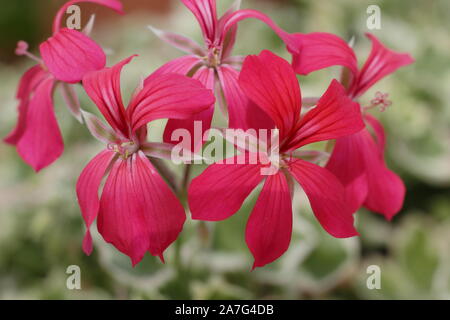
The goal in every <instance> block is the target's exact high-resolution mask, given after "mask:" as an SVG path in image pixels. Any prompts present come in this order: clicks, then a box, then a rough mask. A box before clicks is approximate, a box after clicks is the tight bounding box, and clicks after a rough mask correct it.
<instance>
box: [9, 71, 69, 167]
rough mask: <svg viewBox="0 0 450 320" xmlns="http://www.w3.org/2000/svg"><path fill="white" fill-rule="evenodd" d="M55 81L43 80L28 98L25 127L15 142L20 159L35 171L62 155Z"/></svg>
mask: <svg viewBox="0 0 450 320" xmlns="http://www.w3.org/2000/svg"><path fill="white" fill-rule="evenodd" d="M54 84H55V81H54V79H52V78H49V79H46V80H44V81H43V82H42V83H41V84H40V85H39V86H38V87H37V88H36V91H35V93H34V95H33V97H32V98H31V99H30V102H29V105H28V112H27V114H26V128H25V130H24V132H23V135H22V137H21V138H20V140H19V142H18V143H17V151H18V152H19V154H20V156H21V157H22V158H23V159H24V161H25V162H27V163H28V164H29V165H30V166H32V167H33V168H34V170H36V171H39V170H41V169H43V168H45V167H47V166H48V165H50V164H51V163H53V162H54V161H55V160H56V159H57V158H59V156H60V155H61V154H62V152H63V149H64V143H63V140H62V136H61V132H60V130H59V126H58V123H57V121H56V117H55V112H54V110H53V101H52V92H53V86H54Z"/></svg>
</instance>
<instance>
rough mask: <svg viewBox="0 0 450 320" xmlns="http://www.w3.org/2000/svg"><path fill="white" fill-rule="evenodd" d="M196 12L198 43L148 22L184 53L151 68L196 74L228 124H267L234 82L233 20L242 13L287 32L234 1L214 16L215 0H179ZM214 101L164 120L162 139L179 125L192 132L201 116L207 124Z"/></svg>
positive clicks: (167, 139) (207, 125) (237, 58)
mask: <svg viewBox="0 0 450 320" xmlns="http://www.w3.org/2000/svg"><path fill="white" fill-rule="evenodd" d="M181 1H182V2H183V3H184V5H185V6H186V7H187V8H188V9H189V10H191V11H192V13H193V14H194V15H195V17H196V18H197V20H198V22H199V24H200V27H201V30H202V33H203V39H204V44H203V45H199V44H197V43H196V42H195V41H193V40H191V39H188V38H186V37H184V36H182V35H179V34H175V33H171V32H165V31H161V30H157V29H155V28H151V29H152V30H153V31H154V32H155V34H156V35H157V36H158V37H160V38H161V39H162V40H164V41H165V42H167V43H169V44H171V45H173V46H174V47H176V48H178V49H180V50H182V51H184V52H185V53H187V54H188V55H186V56H183V57H180V58H178V59H175V60H173V61H170V62H169V63H167V64H165V65H164V66H162V67H161V68H160V69H159V70H157V72H156V74H162V73H171V72H176V73H180V74H185V75H190V76H192V77H193V78H195V79H198V80H200V81H201V82H202V83H203V84H204V85H205V86H206V87H207V88H209V89H211V90H214V91H215V94H216V97H217V99H218V101H219V103H220V104H221V107H222V110H223V111H224V113H226V114H228V117H229V127H230V128H241V129H248V128H251V127H253V126H256V125H257V126H258V127H266V128H269V127H272V126H273V122H272V121H271V119H269V118H268V117H266V116H265V115H264V113H262V112H260V110H259V108H258V107H257V106H255V105H254V104H253V103H252V102H251V101H250V100H248V99H247V97H246V96H245V95H244V94H243V92H242V90H241V88H240V87H239V85H238V78H239V70H240V67H241V65H242V61H243V57H240V56H232V50H233V47H234V44H235V41H236V33H237V23H238V22H239V21H241V20H243V19H247V18H256V19H259V20H261V21H263V22H265V23H266V24H268V25H269V26H270V27H271V28H272V29H274V30H275V31H276V32H277V34H278V35H279V36H280V37H281V38H282V39H283V40H285V42H286V43H289V39H290V35H289V34H287V33H285V32H284V31H283V30H281V29H280V28H278V27H277V26H276V25H275V24H274V23H273V22H272V20H270V18H269V17H267V16H266V15H264V14H262V13H260V12H258V11H255V10H238V9H239V3H240V1H236V2H235V4H234V5H233V6H232V7H231V8H230V9H229V10H228V11H226V13H225V14H224V15H223V16H222V17H220V18H219V17H218V15H217V9H216V0H181ZM213 114H214V105H212V106H211V107H210V108H209V109H208V110H206V111H205V112H203V113H201V114H199V115H197V116H195V117H193V118H192V119H186V120H169V122H168V124H167V126H166V130H165V133H164V141H165V142H168V143H176V142H177V141H172V139H171V136H172V132H173V131H174V130H176V129H179V128H185V129H187V130H189V131H190V132H191V136H192V137H194V121H195V120H197V121H202V129H203V132H202V133H204V132H206V131H207V130H208V129H210V127H211V121H212V118H213ZM255 114H256V115H259V118H258V119H256V118H255V116H254V115H255ZM201 143H202V141H194V142H193V145H192V147H193V149H197V148H198V147H199V146H201Z"/></svg>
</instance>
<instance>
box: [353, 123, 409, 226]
mask: <svg viewBox="0 0 450 320" xmlns="http://www.w3.org/2000/svg"><path fill="white" fill-rule="evenodd" d="M359 135H360V136H361V137H360V139H361V141H362V145H361V149H360V150H361V151H360V152H362V153H363V156H364V159H365V162H366V179H367V187H368V192H367V198H366V200H365V202H364V206H366V207H367V208H368V209H370V210H372V211H374V212H377V213H381V214H383V215H384V216H385V217H386V219H388V220H391V219H392V218H393V217H394V216H395V215H396V214H397V213H398V212H399V211H400V210H401V208H402V207H403V201H404V198H405V193H406V188H405V185H404V183H403V181H402V180H401V179H400V177H399V176H397V175H396V174H395V173H394V172H392V171H391V170H389V169H388V168H387V166H386V163H385V162H384V154H383V152H382V151H381V150H380V147H379V146H378V145H377V143H376V142H375V141H374V139H373V138H372V136H371V135H370V133H369V132H368V131H367V130H363V131H361V133H359Z"/></svg>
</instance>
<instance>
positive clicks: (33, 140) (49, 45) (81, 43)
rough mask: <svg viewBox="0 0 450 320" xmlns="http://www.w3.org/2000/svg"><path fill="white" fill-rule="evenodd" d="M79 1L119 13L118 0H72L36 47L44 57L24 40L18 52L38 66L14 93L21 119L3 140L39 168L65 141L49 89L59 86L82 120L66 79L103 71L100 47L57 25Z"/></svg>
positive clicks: (77, 79) (57, 153) (58, 152)
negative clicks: (32, 52) (30, 48)
mask: <svg viewBox="0 0 450 320" xmlns="http://www.w3.org/2000/svg"><path fill="white" fill-rule="evenodd" d="M78 2H94V3H98V4H101V5H104V6H106V7H109V8H112V9H114V10H115V11H117V12H119V13H122V4H121V3H120V1H118V0H72V1H69V2H67V3H66V4H65V5H64V6H63V7H62V8H61V9H60V10H59V11H58V13H57V14H56V17H55V20H54V24H53V35H52V37H50V38H49V39H48V40H47V41H45V42H43V43H42V44H41V45H40V47H39V49H40V53H41V56H42V60H41V59H40V58H38V57H36V56H34V55H32V54H31V53H29V52H28V45H27V43H26V42H24V41H20V42H19V43H18V46H17V49H16V53H17V54H18V55H26V56H28V57H30V58H32V59H33V60H35V61H37V62H38V64H37V65H35V66H33V67H31V68H30V69H28V71H26V72H25V74H24V75H23V76H22V79H21V80H20V84H19V88H18V91H17V99H18V100H19V108H18V111H19V119H18V122H17V125H16V127H15V129H14V130H13V131H12V132H11V133H10V134H9V135H8V136H7V137H6V138H5V139H4V140H5V142H6V143H9V144H12V145H16V146H17V151H18V153H19V155H20V156H21V157H22V159H23V160H24V161H25V162H27V163H28V164H29V165H30V166H32V167H33V168H34V170H36V171H39V170H41V169H43V168H45V167H47V166H48V165H50V164H51V163H53V162H54V161H55V160H56V159H57V158H59V156H60V155H61V154H62V152H63V149H64V143H63V139H62V136H61V132H60V130H59V126H58V123H57V121H56V117H55V112H54V109H53V91H54V89H55V88H56V86H57V84H60V85H61V90H62V93H63V97H64V98H65V100H66V102H67V104H68V106H69V110H70V111H71V112H72V114H73V115H74V116H75V117H77V118H78V119H79V120H80V121H81V113H80V106H79V103H78V99H77V96H76V93H75V91H74V89H73V88H72V87H71V86H70V85H68V84H69V83H77V82H80V81H81V79H82V78H83V75H84V74H85V73H86V72H89V71H92V70H99V69H102V68H103V67H104V66H105V64H106V56H105V54H104V52H103V50H102V48H101V47H100V46H99V45H98V44H96V43H95V42H94V41H93V40H91V39H90V38H89V37H87V36H86V35H85V34H83V33H81V32H78V31H75V30H70V29H67V28H64V29H61V28H60V25H61V19H62V17H63V15H64V14H65V12H66V10H67V8H68V7H69V6H70V5H72V4H74V3H78Z"/></svg>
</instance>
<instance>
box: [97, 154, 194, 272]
mask: <svg viewBox="0 0 450 320" xmlns="http://www.w3.org/2000/svg"><path fill="white" fill-rule="evenodd" d="M185 219H186V216H185V212H184V209H183V206H182V205H181V203H180V202H179V201H178V199H177V198H176V196H175V194H174V193H173V192H172V190H171V189H170V188H169V187H168V186H167V184H166V183H165V182H164V180H163V179H162V178H161V176H160V175H159V174H158V172H157V171H156V170H155V168H154V167H153V166H152V165H151V163H150V161H149V160H148V159H147V158H146V157H145V155H144V154H143V153H142V152H139V153H135V154H133V155H132V156H131V157H129V158H128V159H126V160H124V159H122V158H118V159H117V161H116V162H115V163H114V166H113V168H112V169H111V172H110V174H109V176H108V179H107V181H106V183H105V187H104V188H103V192H102V197H101V200H100V211H99V214H98V219H97V226H98V230H99V232H100V233H101V235H102V236H103V238H104V239H105V240H106V241H107V242H109V243H111V244H113V245H114V246H115V247H116V248H117V249H118V250H119V251H121V252H122V253H124V254H126V255H128V256H129V257H130V258H131V261H132V264H133V265H136V264H137V263H138V262H139V261H141V259H142V258H143V256H144V254H145V252H147V251H149V252H150V253H151V254H152V255H154V256H158V257H160V258H161V259H163V252H164V250H165V249H166V248H167V247H168V246H169V245H170V244H171V243H172V242H173V241H175V240H176V238H177V237H178V234H179V233H180V232H181V230H182V228H183V224H184V221H185Z"/></svg>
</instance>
